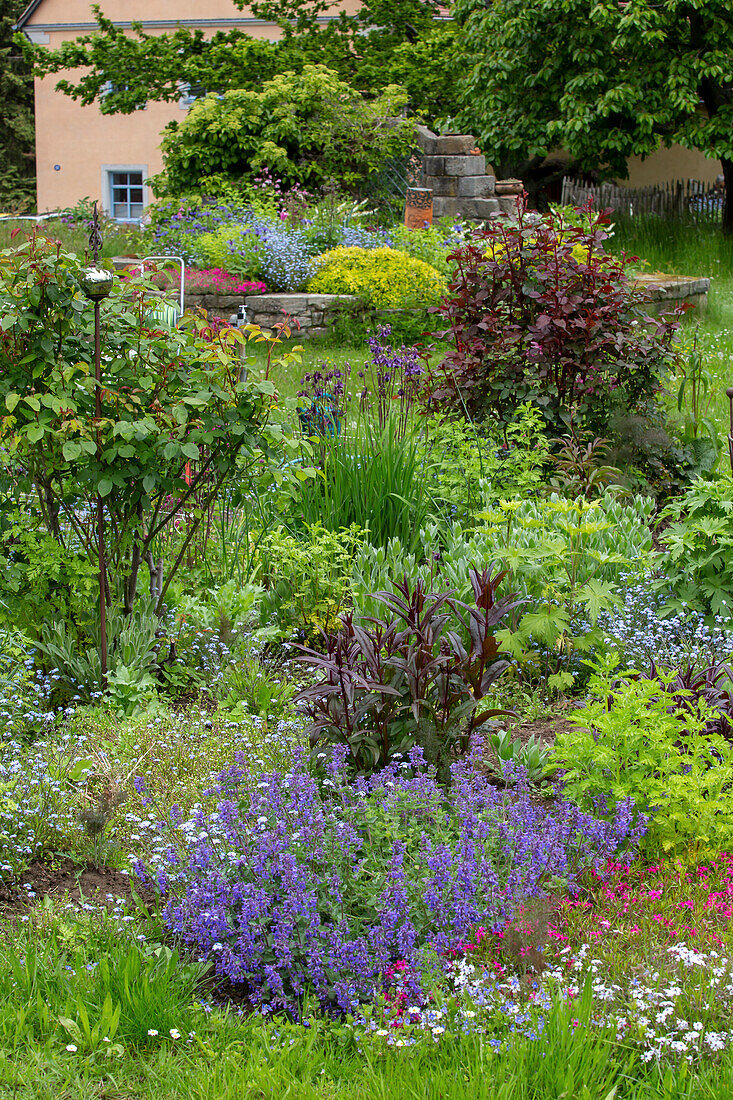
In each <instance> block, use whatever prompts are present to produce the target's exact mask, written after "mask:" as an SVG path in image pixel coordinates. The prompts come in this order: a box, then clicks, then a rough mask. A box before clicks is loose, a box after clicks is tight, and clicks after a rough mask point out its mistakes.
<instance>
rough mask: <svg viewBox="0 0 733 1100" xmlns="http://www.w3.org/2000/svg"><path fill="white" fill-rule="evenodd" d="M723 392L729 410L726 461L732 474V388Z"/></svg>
mask: <svg viewBox="0 0 733 1100" xmlns="http://www.w3.org/2000/svg"><path fill="white" fill-rule="evenodd" d="M725 392H726V396H727V398H728V406H729V408H730V428H729V429H728V460H729V461H730V472H731V473H732V474H733V386H729V387H728V389H727V390H726V391H725Z"/></svg>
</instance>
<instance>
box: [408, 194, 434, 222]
mask: <svg viewBox="0 0 733 1100" xmlns="http://www.w3.org/2000/svg"><path fill="white" fill-rule="evenodd" d="M432 224H433V192H432V191H431V189H430V188H429V187H408V188H407V194H406V195H405V225H406V226H407V228H408V229H424V228H425V226H426V225H432Z"/></svg>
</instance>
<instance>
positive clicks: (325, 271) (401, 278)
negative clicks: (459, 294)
mask: <svg viewBox="0 0 733 1100" xmlns="http://www.w3.org/2000/svg"><path fill="white" fill-rule="evenodd" d="M312 268H313V271H314V274H313V275H312V276H311V278H310V280H309V282H308V290H309V291H311V292H312V293H314V294H355V295H356V296H357V297H359V298H361V299H362V301H363V302H364V303H365V304H366V305H367V306H370V307H372V308H374V309H403V308H406V307H409V306H416V307H417V306H435V305H437V304H438V302H439V301H440V297H441V295H442V294H443V293H444V292H445V289H446V283H445V280H444V278H443V276H442V275H441V274H440V272H438V271H436V270H435V268H434V267H431V266H430V264H426V263H424V261H423V260H417V259H414V258H413V257H412V256H408V255H407V254H406V253H405V252H400V251H398V250H397V249H394V248H368V249H367V248H356V247H354V248H334V249H332V250H331V251H330V252H324V253H323V254H322V255H320V256H317V257H316V258H315V260H314V261H313V265H312Z"/></svg>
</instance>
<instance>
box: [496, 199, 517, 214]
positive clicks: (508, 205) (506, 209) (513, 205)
mask: <svg viewBox="0 0 733 1100" xmlns="http://www.w3.org/2000/svg"><path fill="white" fill-rule="evenodd" d="M518 198H519V196H518V195H499V196H498V201H499V208H500V209H501V212H502V214H516V212H517V199H518Z"/></svg>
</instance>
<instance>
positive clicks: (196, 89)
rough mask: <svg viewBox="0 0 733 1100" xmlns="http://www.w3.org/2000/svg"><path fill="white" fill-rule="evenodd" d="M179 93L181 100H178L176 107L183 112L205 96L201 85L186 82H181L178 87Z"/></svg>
mask: <svg viewBox="0 0 733 1100" xmlns="http://www.w3.org/2000/svg"><path fill="white" fill-rule="evenodd" d="M178 88H179V91H180V93H181V98H180V99H179V100H178V106H179V107H181V108H182V109H183V110H188V108H189V107H193V105H194V103H195V102H196V100H197V99H201V97H202V96H205V95H206V92H205V91H204V88H203V87H202V86H201V84H198V83H195V84H189V83H188V81H182V82H181V83H180V84H179V85H178Z"/></svg>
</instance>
